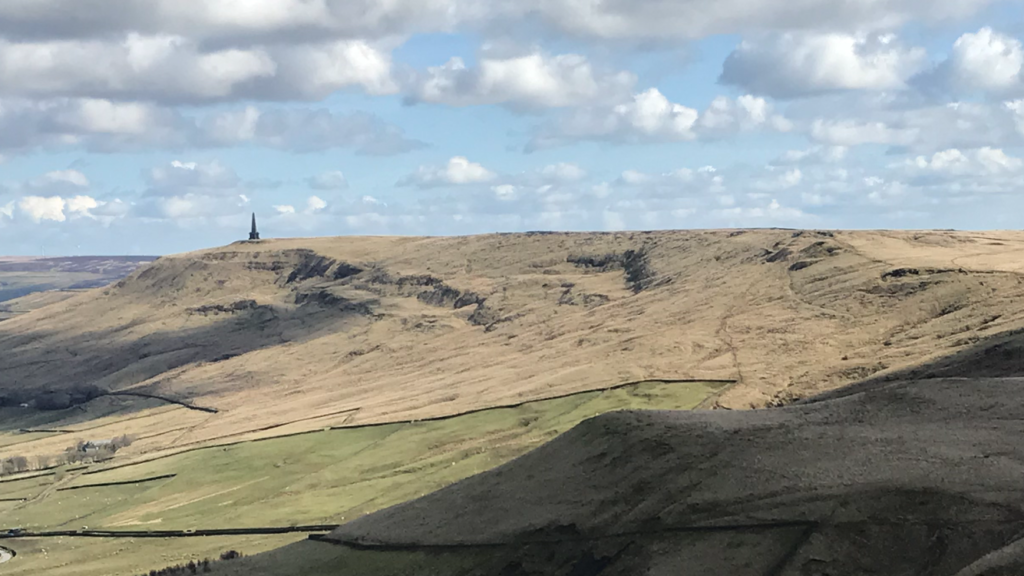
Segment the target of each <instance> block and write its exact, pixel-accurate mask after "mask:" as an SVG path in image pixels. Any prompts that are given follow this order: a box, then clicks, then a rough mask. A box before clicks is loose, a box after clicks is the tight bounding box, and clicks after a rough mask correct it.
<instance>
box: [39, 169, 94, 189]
mask: <svg viewBox="0 0 1024 576" xmlns="http://www.w3.org/2000/svg"><path fill="white" fill-rule="evenodd" d="M88 187H89V179H88V178H87V177H86V176H85V174H82V173H81V172H79V171H78V170H54V171H53V172H47V173H46V174H43V175H42V176H40V177H39V178H35V179H33V180H31V181H29V182H28V185H27V188H28V189H30V190H32V191H34V192H43V193H47V192H49V193H53V192H59V191H67V190H78V189H82V188H88Z"/></svg>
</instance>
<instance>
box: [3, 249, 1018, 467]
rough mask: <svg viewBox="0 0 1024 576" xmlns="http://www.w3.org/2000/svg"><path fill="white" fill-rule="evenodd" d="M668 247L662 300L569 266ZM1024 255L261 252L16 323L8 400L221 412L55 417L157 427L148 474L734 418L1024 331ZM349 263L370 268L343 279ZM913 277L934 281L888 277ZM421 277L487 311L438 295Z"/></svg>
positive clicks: (43, 444) (129, 428) (194, 263)
mask: <svg viewBox="0 0 1024 576" xmlns="http://www.w3.org/2000/svg"><path fill="white" fill-rule="evenodd" d="M645 247H646V252H647V258H648V260H649V267H650V270H651V271H652V273H653V276H651V278H649V279H648V281H646V283H644V284H643V286H642V287H644V289H643V290H642V291H640V292H639V293H634V290H633V289H631V285H630V284H629V283H627V277H629V276H630V274H631V273H633V272H635V271H633V272H631V271H630V270H623V268H622V266H621V265H609V266H605V267H604V268H585V267H579V266H577V265H574V264H572V263H570V262H568V261H567V260H569V259H570V258H572V259H576V260H578V259H579V258H578V257H580V256H595V257H597V256H602V255H605V254H619V255H621V254H623V253H625V252H626V251H627V250H639V249H642V248H645ZM1022 248H1024V233H1018V232H984V233H971V232H837V233H835V234H831V233H816V232H813V231H809V232H804V233H802V234H801V233H794V231H788V230H756V231H745V232H742V233H739V232H734V231H668V232H657V233H616V234H561V233H559V234H530V235H527V234H517V235H487V236H476V237H456V238H411V237H403V238H394V237H375V238H355V237H347V238H316V239H293V240H268V241H262V242H258V243H237V244H233V245H231V246H228V247H224V248H217V249H212V250H207V251H202V252H197V253H191V254H183V255H176V256H170V257H166V258H163V259H161V260H160V261H158V262H156V263H155V264H153V265H151V266H148V267H145V268H143V269H141V270H139V271H137V272H135V273H134V274H132V275H131V276H130V277H129V278H128V279H126V280H125V281H124V282H121V283H119V284H117V285H115V286H112V287H110V288H109V289H103V290H95V291H90V292H88V293H85V294H80V295H77V296H75V297H73V298H70V299H68V300H65V301H63V302H60V303H57V304H54V305H52V306H46V307H43V308H41V309H38V310H35V311H33V312H31V313H29V314H24V315H19V316H17V317H15V318H13V319H10V320H7V321H4V322H2V323H0V374H3V375H4V376H3V380H0V395H2V394H4V393H5V392H9V391H10V390H12V389H14V388H15V387H16V388H18V389H22V390H25V389H28V390H46V389H61V388H64V387H68V386H72V385H75V384H78V383H91V384H97V385H100V386H103V387H106V388H108V389H112V390H132V391H141V392H147V393H154V394H160V395H164V396H168V397H173V398H176V399H183V400H188V401H190V402H194V403H195V404H197V405H201V406H208V407H215V408H217V409H219V410H220V412H219V413H217V414H206V413H200V412H194V411H190V410H187V409H185V408H179V407H173V408H171V407H155V405H154V404H153V402H151V401H135V400H127V399H124V400H118V402H122V403H123V406H122V407H121V408H119V409H118V410H119V411H116V412H114V413H113V414H108V412H103V414H104V417H103V418H102V419H98V420H95V421H93V420H91V419H90V418H88V416H89V413H90V412H89V411H91V410H94V404H96V402H107V401H110V400H107V399H105V400H102V401H95V402H94V403H92V404H90V405H88V406H85V407H84V409H85V410H86V412H82V410H81V409H75V410H71V411H67V412H66V413H61V414H54V415H53V419H54V421H53V422H52V425H53V426H54V427H58V426H63V425H64V423H65V421H66V419H67V418H72V417H74V418H75V420H74V422H75V423H74V424H73V425H74V426H77V427H79V428H81V429H86V428H89V430H88V431H87V432H83V433H82V435H83V437H86V436H88V437H89V438H88V439H92V438H93V437H99V438H102V437H110V436H113V435H117V434H123V433H132V434H135V435H136V436H137V437H138V440H137V442H136V444H135V445H133V446H132V447H131V448H128V449H126V450H125V451H124V454H126V455H127V457H129V458H130V457H133V456H134V457H142V456H144V455H149V456H152V455H156V454H160V453H163V452H166V451H169V450H170V451H173V450H179V449H182V448H184V447H193V446H197V445H202V444H208V443H211V442H218V441H220V442H224V441H237V440H242V439H252V438H258V437H264V436H272V435H278V434H281V433H285V432H296V431H301V430H311V429H317V428H322V427H325V426H329V425H338V424H342V423H345V424H365V423H372V422H385V421H395V420H406V419H415V418H426V417H431V416H437V415H445V414H454V413H459V412H463V411H466V410H473V409H477V408H482V407H487V406H492V405H496V404H507V403H514V402H521V401H524V400H529V399H537V398H544V397H548V396H554V395H559V394H564V393H568V392H575V391H582V390H591V389H597V388H603V387H607V386H610V385H614V384H618V383H621V382H626V381H638V380H645V379H657V378H694V379H735V380H738V384H737V385H736V386H734V387H732V388H730V389H729V390H728V391H726V392H725V393H724V394H722V395H721V396H720V397H718V398H716V399H715V401H716V402H717V403H718V404H719V405H721V406H724V407H731V408H748V407H750V406H763V405H766V404H769V403H778V402H786V401H788V400H789V399H791V398H795V397H803V396H806V395H808V394H811V393H816V392H821V391H824V390H828V389H833V388H836V387H839V386H842V385H845V384H848V383H851V382H855V381H858V380H861V379H864V378H867V377H871V376H875V375H878V374H885V373H889V372H893V371H896V370H900V369H904V368H909V367H913V366H918V365H921V364H922V363H926V362H928V361H931V360H933V359H937V358H940V357H944V356H948V355H949V354H951V353H954V352H957V351H959V350H966V349H969V348H971V347H972V346H977V345H979V343H983V342H984V340H985V339H986V338H989V337H991V336H995V335H997V334H1001V333H1005V332H1006V331H1008V330H1013V329H1017V328H1020V327H1022V326H1024V305H1022V304H1021V302H1024V300H1022V296H1024V287H1022V286H1021V282H1020V277H1019V271H1020V270H1021V268H1022V267H1024V260H1021V259H1020V257H1019V254H1020V253H1021V249H1022ZM783 249H785V250H788V256H786V255H785V254H786V253H785V252H783V253H782V255H780V251H781V250H783ZM304 251H305V252H304ZM773 255H774V257H773ZM319 257H322V258H324V259H327V260H317V258H319ZM341 263H345V264H348V265H351V266H355V267H358V268H360V269H363V270H364V271H363V272H362V273H361V274H356V275H353V276H348V277H345V278H341V279H338V280H336V279H334V276H335V275H336V271H337V270H339V268H340V267H341ZM798 263H800V264H798ZM318 266H319V267H320V268H323V269H322V270H320V269H318ZM324 266H326V268H325V267H324ZM897 268H914V269H917V272H918V273H917V274H911V275H905V276H902V277H889V278H886V279H883V274H885V273H887V272H890V271H892V270H894V269H897ZM295 271H299V274H298V276H299V278H298V279H296V280H295V281H293V282H288V279H289V277H290V276H292V275H293V272H295ZM321 273H323V275H318V274H321ZM303 275H306V276H309V277H308V278H305V279H302V276H303ZM416 275H429V276H431V277H433V278H435V279H437V280H438V281H443V283H444V284H445V285H446V286H448V287H451V288H454V289H456V290H458V291H459V292H460V293H465V292H473V293H475V294H477V295H479V296H480V297H482V298H486V303H485V304H483V305H482V306H480V307H478V306H477V305H476V304H472V305H468V306H465V307H463V308H459V309H455V308H453V304H452V302H451V301H447V302H445V301H436V300H432V298H434V297H435V296H437V294H432V293H433V292H437V293H438V294H439V293H440V292H439V291H438V288H437V287H436V286H432V285H430V284H429V283H428V284H422V282H423V281H422V280H415V279H412V280H410V279H409V278H408V277H410V276H416ZM342 276H344V274H342ZM402 278H405V280H402ZM432 282H433V281H432ZM418 283H419V284H418ZM636 285H637V284H636V283H633V284H632V286H636ZM567 290H568V291H569V293H570V294H569V296H566V291H567ZM588 295H589V296H591V297H589V298H588V297H587V296H588ZM249 300H251V301H253V302H252V304H249V303H247V302H246V301H249ZM297 302H304V303H303V304H297ZM560 302H561V303H560ZM236 303H242V304H236ZM218 307H219V308H218ZM478 308H479V309H478ZM993 317H998V318H996V319H994V320H993V319H992V318H993ZM12 410H14V411H12ZM0 412H2V417H0V420H2V421H4V422H5V427H8V429H11V428H16V427H20V426H21V424H20V422H19V418H20V416H19V414H21V412H18V411H17V410H16V409H2V410H0ZM270 427H274V428H270ZM66 436H67V435H58V436H48V437H42V438H39V437H33V436H29V437H27V441H26V442H20V443H16V444H7V443H0V446H3V447H0V456H5V455H8V453H10V454H15V453H16V454H26V455H31V454H33V453H45V452H47V451H48V450H51V448H52V447H55V446H61V447H62V446H64V445H66V444H67V442H68V440H69V439H68V438H67V437H66ZM119 458H120V459H123V458H125V456H120V455H119Z"/></svg>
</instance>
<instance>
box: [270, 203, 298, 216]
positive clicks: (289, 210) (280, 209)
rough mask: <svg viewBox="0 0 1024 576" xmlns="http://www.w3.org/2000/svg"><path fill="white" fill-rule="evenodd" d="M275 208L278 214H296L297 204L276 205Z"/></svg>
mask: <svg viewBox="0 0 1024 576" xmlns="http://www.w3.org/2000/svg"><path fill="white" fill-rule="evenodd" d="M274 210H277V213H278V214H295V206H289V205H287V204H286V205H282V206H274Z"/></svg>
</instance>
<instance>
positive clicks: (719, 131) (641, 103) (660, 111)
mask: <svg viewBox="0 0 1024 576" xmlns="http://www.w3.org/2000/svg"><path fill="white" fill-rule="evenodd" d="M792 128H793V126H792V123H791V122H789V121H788V120H787V119H786V118H784V117H783V116H781V115H778V114H773V113H772V108H771V106H770V104H769V103H768V102H767V101H766V100H764V99H763V98H758V97H754V96H749V95H747V96H740V97H739V98H736V99H735V100H733V99H730V98H726V97H718V98H715V99H714V100H713V101H712V102H711V104H710V105H709V106H708V108H707V109H706V110H705V111H704V112H703V113H700V112H698V111H697V110H696V109H693V108H690V107H688V106H684V105H682V104H678V103H675V102H671V101H670V100H669V99H668V98H667V97H665V95H664V94H662V93H661V91H660V90H658V89H657V88H649V89H647V90H645V91H643V92H640V93H639V94H634V95H633V98H632V100H631V101H630V102H626V103H623V104H618V105H615V106H613V107H610V108H607V107H605V108H600V107H596V108H595V107H588V108H582V109H578V110H576V111H574V112H572V113H570V114H568V115H565V116H563V117H561V118H560V119H558V120H556V121H555V122H554V123H553V124H550V125H547V126H544V127H542V128H541V129H540V130H539V131H538V132H537V133H536V134H535V135H534V137H533V138H532V139H531V141H530V142H529V144H528V145H527V147H526V150H527V151H533V150H537V149H540V148H547V147H551V146H558V145H562V144H566V143H568V142H572V141H577V140H609V141H613V142H617V143H640V142H672V141H690V140H697V139H699V138H706V139H711V138H722V137H725V136H728V135H731V134H735V133H738V132H743V131H750V130H757V129H763V130H775V131H781V132H786V131H789V130H791V129H792Z"/></svg>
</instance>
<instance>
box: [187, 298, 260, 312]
mask: <svg viewBox="0 0 1024 576" xmlns="http://www.w3.org/2000/svg"><path fill="white" fill-rule="evenodd" d="M258 307H259V304H257V303H256V301H255V300H239V301H238V302H232V303H231V304H226V305H225V304H207V305H205V306H197V307H195V308H188V309H187V312H188V313H189V314H200V315H202V316H209V315H210V314H233V313H235V312H244V311H246V310H255V309H256V308H258Z"/></svg>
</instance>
